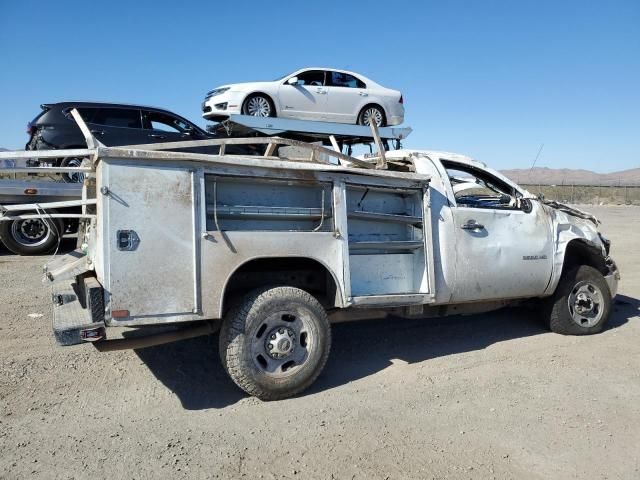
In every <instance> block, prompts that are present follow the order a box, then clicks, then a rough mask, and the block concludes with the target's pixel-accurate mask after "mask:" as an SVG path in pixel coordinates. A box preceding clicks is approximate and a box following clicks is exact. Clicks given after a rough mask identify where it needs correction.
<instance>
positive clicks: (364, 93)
mask: <svg viewBox="0 0 640 480" xmlns="http://www.w3.org/2000/svg"><path fill="white" fill-rule="evenodd" d="M360 96H361V97H368V96H369V94H368V93H366V92H360Z"/></svg>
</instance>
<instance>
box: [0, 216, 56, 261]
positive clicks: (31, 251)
mask: <svg viewBox="0 0 640 480" xmlns="http://www.w3.org/2000/svg"><path fill="white" fill-rule="evenodd" d="M48 211H49V213H55V212H54V211H52V210H48ZM28 213H35V212H10V214H11V215H12V216H13V215H16V216H18V215H21V214H28ZM63 233H64V224H63V222H62V220H61V219H59V218H44V219H43V218H27V219H23V220H5V221H0V240H1V241H2V243H4V245H5V247H7V249H9V250H10V251H11V252H13V253H16V254H18V255H39V254H42V253H48V252H50V251H51V250H53V249H54V248H55V247H56V246H57V245H58V243H59V241H60V239H61V238H62V235H63Z"/></svg>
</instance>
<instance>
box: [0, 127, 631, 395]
mask: <svg viewBox="0 0 640 480" xmlns="http://www.w3.org/2000/svg"><path fill="white" fill-rule="evenodd" d="M362 128H366V127H362ZM86 134H87V139H88V145H89V147H90V148H89V149H88V150H87V151H86V155H87V157H88V158H89V159H88V160H86V161H85V163H84V165H83V167H82V169H83V170H82V171H83V173H85V174H86V175H87V177H88V178H87V180H86V181H85V185H84V194H83V199H82V200H78V201H76V202H77V204H78V205H81V206H82V209H83V212H82V219H81V228H80V234H79V236H80V238H79V248H78V250H76V251H75V252H72V253H71V254H69V255H66V256H64V257H61V258H59V259H57V260H55V261H54V263H51V264H50V265H49V267H48V269H47V271H46V275H47V277H48V279H49V280H51V281H52V282H53V288H54V295H53V299H54V332H55V335H56V338H57V340H58V342H59V343H60V344H75V343H81V342H86V341H90V342H92V343H93V344H94V345H95V346H96V347H97V348H98V349H100V350H111V349H115V348H141V347H144V346H149V345H155V344H159V343H165V342H168V341H171V340H177V339H181V338H188V337H193V336H196V335H203V334H207V333H212V332H214V331H215V330H217V329H218V328H220V327H221V328H220V334H219V342H220V355H221V360H222V364H223V365H224V368H225V369H226V370H227V372H228V373H229V375H230V376H231V378H232V379H233V381H234V382H235V383H236V384H237V385H238V386H239V387H240V388H242V389H243V390H245V391H246V392H248V393H249V394H251V395H255V396H257V397H260V398H262V399H280V398H284V397H288V396H291V395H294V394H296V393H297V392H300V391H302V390H303V389H304V388H306V387H308V386H309V385H310V384H311V383H312V382H313V381H314V380H315V379H316V377H317V376H318V375H319V374H320V372H321V370H322V368H323V367H324V365H325V362H326V361H327V357H328V355H329V350H330V343H331V330H330V322H332V321H345V320H355V319H366V318H373V317H379V316H387V315H388V316H413V317H433V316H443V315H451V314H468V313H476V312H481V311H489V310H493V309H497V308H501V307H504V306H507V305H511V304H515V303H518V302H523V301H529V302H535V303H537V304H538V305H539V312H540V315H541V317H542V318H543V319H544V320H545V321H546V322H547V323H548V325H549V327H550V329H551V330H552V331H554V332H558V333H563V334H576V335H581V334H590V333H596V332H599V331H601V330H602V329H603V327H604V325H605V322H606V321H607V318H608V316H609V313H610V310H611V303H612V298H613V296H614V295H615V294H616V289H617V283H618V279H619V274H618V271H617V269H616V266H615V264H614V262H613V261H612V260H611V258H610V257H609V242H608V241H607V240H606V239H605V238H604V237H603V236H602V235H601V234H600V233H598V230H597V223H598V222H597V220H596V219H595V218H593V217H592V216H590V215H588V214H586V213H583V212H580V211H578V210H575V209H573V208H570V207H568V206H564V205H560V204H555V203H548V202H544V201H542V200H540V199H537V198H535V197H533V196H532V195H530V194H529V193H528V192H527V191H525V190H523V189H522V188H520V187H519V186H518V185H516V184H514V183H513V182H511V181H509V180H508V179H507V178H505V177H503V176H502V175H500V174H499V173H497V172H495V171H493V170H491V169H489V168H487V167H486V166H485V165H484V164H482V163H480V162H477V161H473V160H471V159H469V158H467V157H464V156H460V155H455V154H450V153H443V152H433V151H415V150H399V151H394V152H386V155H385V154H381V155H380V156H381V157H382V159H378V162H377V167H378V168H375V167H376V163H375V162H370V161H365V160H361V159H360V160H359V159H356V158H353V157H350V156H347V155H344V154H342V153H340V152H338V151H336V150H331V149H328V148H324V147H321V146H318V145H311V144H302V143H300V142H294V141H291V140H286V139H281V138H278V137H267V138H252V139H229V140H206V141H202V142H199V143H202V144H214V143H217V144H218V145H220V154H219V155H202V154H194V153H176V152H168V151H162V149H163V148H169V147H167V146H166V145H163V144H154V145H148V146H144V145H142V146H135V147H114V148H107V147H103V146H101V145H100V144H99V143H97V142H96V141H95V139H93V138H92V137H91V135H90V133H88V130H87V131H86ZM183 143H184V144H185V146H191V144H194V143H198V142H183ZM243 143H244V144H248V143H251V144H258V145H259V146H261V147H263V148H264V150H263V155H262V156H255V155H238V154H235V155H228V154H225V148H226V146H227V145H231V144H232V145H236V146H237V145H238V144H243ZM292 146H293V150H292V151H293V152H294V154H295V155H298V157H297V158H296V156H295V155H293V154H289V155H287V153H286V152H287V148H291V147H292ZM171 147H172V148H175V147H176V144H173V145H172V146H171ZM305 149H306V150H305ZM300 151H306V152H307V153H306V154H305V156H304V158H300V155H299V153H296V152H300ZM58 153H60V152H58ZM62 153H63V152H62ZM31 155H32V156H33V153H31ZM27 207H28V206H27ZM27 207H25V206H24V205H22V206H20V205H16V206H7V207H5V208H4V211H3V213H4V215H5V216H7V217H10V216H11V211H12V210H15V211H25V210H28V209H29V208H27ZM38 207H39V211H44V212H45V213H44V218H45V219H46V218H48V217H47V214H46V210H47V209H48V208H55V205H52V206H50V207H49V206H47V205H46V204H41V205H39V206H38ZM52 216H53V218H55V214H52ZM56 262H57V263H56ZM389 321H394V320H393V319H392V318H390V320H389ZM159 324H162V325H168V324H174V325H175V326H177V327H180V328H177V329H175V331H170V332H166V331H165V332H163V333H160V334H158V333H156V332H157V329H150V328H148V327H149V326H154V325H159ZM113 326H127V327H138V328H139V330H141V329H142V327H144V328H145V329H147V330H148V331H150V332H153V334H151V335H148V336H144V337H140V336H133V337H130V338H129V337H127V338H125V339H107V333H108V331H109V327H113Z"/></svg>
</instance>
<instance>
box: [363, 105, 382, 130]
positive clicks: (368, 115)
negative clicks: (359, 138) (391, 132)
mask: <svg viewBox="0 0 640 480" xmlns="http://www.w3.org/2000/svg"><path fill="white" fill-rule="evenodd" d="M372 121H373V122H374V123H375V124H376V125H377V126H378V127H384V126H385V125H386V124H387V119H386V117H385V115H384V110H383V108H382V107H380V106H378V105H367V106H366V107H364V108H363V109H362V110H361V111H360V115H358V123H359V124H360V125H370V124H371V122H372Z"/></svg>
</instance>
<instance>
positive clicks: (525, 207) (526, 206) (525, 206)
mask: <svg viewBox="0 0 640 480" xmlns="http://www.w3.org/2000/svg"><path fill="white" fill-rule="evenodd" d="M518 200H519V203H520V205H519V207H520V210H522V211H523V212H524V213H531V211H532V210H533V203H531V199H529V198H519V199H518Z"/></svg>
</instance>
